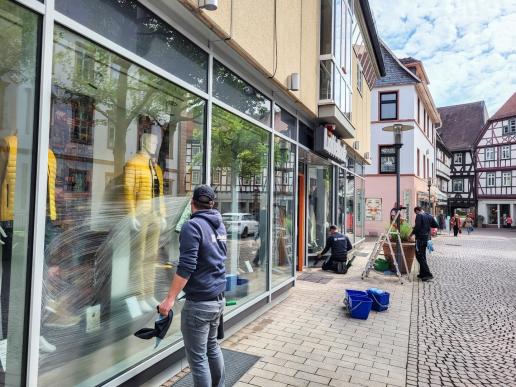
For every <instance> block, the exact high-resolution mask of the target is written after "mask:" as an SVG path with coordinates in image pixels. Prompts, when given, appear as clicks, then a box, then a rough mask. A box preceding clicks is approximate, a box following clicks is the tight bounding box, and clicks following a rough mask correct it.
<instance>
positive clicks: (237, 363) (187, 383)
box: [173, 349, 260, 387]
mask: <svg viewBox="0 0 516 387" xmlns="http://www.w3.org/2000/svg"><path fill="white" fill-rule="evenodd" d="M222 355H223V356H224V364H225V365H226V386H227V387H230V386H233V385H235V384H236V383H237V382H238V380H239V379H240V378H241V377H242V376H244V374H245V373H246V372H247V371H248V370H249V368H251V367H252V366H253V365H254V363H256V362H257V361H258V360H260V357H259V356H255V355H250V354H248V353H244V352H237V351H231V350H229V349H222ZM173 386H174V387H192V386H193V379H192V374H191V373H189V374H188V375H186V376H185V377H184V378H183V379H181V380H179V381H178V382H177V383H175V384H174V385H173Z"/></svg>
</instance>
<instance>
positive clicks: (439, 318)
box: [407, 230, 516, 386]
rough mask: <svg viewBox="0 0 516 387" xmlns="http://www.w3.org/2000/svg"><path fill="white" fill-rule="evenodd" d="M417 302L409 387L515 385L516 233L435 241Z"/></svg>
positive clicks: (498, 232)
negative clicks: (428, 272) (430, 278)
mask: <svg viewBox="0 0 516 387" xmlns="http://www.w3.org/2000/svg"><path fill="white" fill-rule="evenodd" d="M435 247H436V251H435V252H434V253H433V254H432V256H431V258H430V259H429V264H430V269H431V270H432V272H433V274H434V277H435V279H434V280H433V281H430V282H427V283H422V282H419V283H418V285H417V290H416V292H415V297H414V299H413V308H412V309H413V313H412V324H411V332H410V333H411V335H410V345H409V357H408V369H407V385H409V386H428V385H432V386H433V385H435V386H443V385H444V386H473V385H495V386H516V343H515V341H516V232H514V231H512V232H511V231H505V230H477V231H475V232H474V233H473V234H472V235H469V236H468V235H460V236H459V237H458V238H454V237H453V236H451V237H449V236H447V235H446V236H442V237H439V238H437V239H435Z"/></svg>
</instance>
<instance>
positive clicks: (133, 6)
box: [56, 0, 208, 91]
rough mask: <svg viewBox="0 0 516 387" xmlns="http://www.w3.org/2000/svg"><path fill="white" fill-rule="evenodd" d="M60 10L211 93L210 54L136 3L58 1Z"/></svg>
mask: <svg viewBox="0 0 516 387" xmlns="http://www.w3.org/2000/svg"><path fill="white" fill-rule="evenodd" d="M56 9H57V10H59V12H62V13H64V14H65V15H66V16H68V17H70V18H72V19H74V20H76V21H78V22H79V23H81V24H84V25H85V26H86V27H88V28H90V29H92V30H93V31H95V32H98V33H99V34H101V35H102V36H105V37H106V38H108V39H110V40H112V41H113V42H115V43H117V44H119V45H120V46H122V47H124V48H126V49H128V50H129V51H131V52H134V53H135V54H137V55H139V56H141V57H143V58H145V59H146V60H148V61H149V62H152V63H154V64H155V65H157V66H159V67H161V68H163V69H164V70H166V71H168V72H169V73H171V74H174V75H176V76H177V77H179V78H181V79H182V80H184V81H185V82H188V83H189V84H191V85H192V86H195V87H198V88H199V89H201V90H205V91H206V90H207V85H208V82H207V79H208V54H207V53H206V52H205V51H203V50H201V49H200V48H199V47H197V46H196V45H195V44H193V43H192V42H191V41H190V40H188V39H187V38H185V37H184V36H183V35H181V34H180V33H179V32H177V31H176V30H175V29H173V28H172V27H171V26H170V25H168V24H167V23H165V22H164V21H163V20H161V19H160V18H159V17H157V16H156V15H154V14H153V13H152V12H150V11H149V10H148V9H147V8H145V7H144V6H143V5H141V4H140V3H139V2H138V1H136V0H87V1H84V0H56Z"/></svg>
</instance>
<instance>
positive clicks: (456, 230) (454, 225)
mask: <svg viewBox="0 0 516 387" xmlns="http://www.w3.org/2000/svg"><path fill="white" fill-rule="evenodd" d="M450 224H451V226H452V228H453V236H454V237H456V236H458V235H459V230H460V226H461V224H460V218H459V214H455V215H454V216H453V218H451V221H450Z"/></svg>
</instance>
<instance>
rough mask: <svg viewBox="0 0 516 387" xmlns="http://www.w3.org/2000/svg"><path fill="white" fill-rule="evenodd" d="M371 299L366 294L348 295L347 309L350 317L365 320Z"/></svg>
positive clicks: (369, 309)
mask: <svg viewBox="0 0 516 387" xmlns="http://www.w3.org/2000/svg"><path fill="white" fill-rule="evenodd" d="M372 304H373V301H371V299H370V298H369V297H368V296H356V295H355V296H353V295H351V296H349V297H348V311H349V314H350V315H351V317H352V318H358V319H360V320H367V318H368V317H369V312H370V311H371V306H372Z"/></svg>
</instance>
